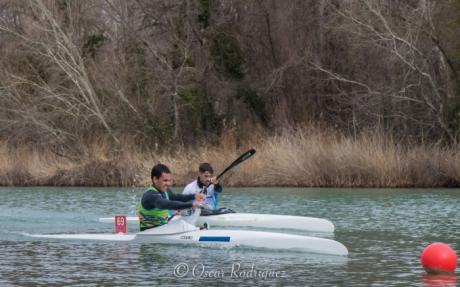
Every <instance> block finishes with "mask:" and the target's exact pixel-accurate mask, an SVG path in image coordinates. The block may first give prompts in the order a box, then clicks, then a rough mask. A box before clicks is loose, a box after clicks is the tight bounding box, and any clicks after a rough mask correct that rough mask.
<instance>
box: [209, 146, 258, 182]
mask: <svg viewBox="0 0 460 287" xmlns="http://www.w3.org/2000/svg"><path fill="white" fill-rule="evenodd" d="M255 153H256V150H255V149H250V150H248V151H247V152H245V153H243V154H242V155H240V156H239V157H238V158H237V159H236V160H234V161H233V162H232V163H231V164H230V165H229V166H228V167H227V168H226V169H224V171H222V172H221V173H220V174H219V175H218V176H217V179H219V178H221V177H222V176H223V175H224V174H225V173H226V172H227V171H229V170H230V169H232V168H234V167H235V166H237V165H239V164H240V163H242V162H243V161H245V160H247V159H248V158H250V157H251V156H253V155H254V154H255Z"/></svg>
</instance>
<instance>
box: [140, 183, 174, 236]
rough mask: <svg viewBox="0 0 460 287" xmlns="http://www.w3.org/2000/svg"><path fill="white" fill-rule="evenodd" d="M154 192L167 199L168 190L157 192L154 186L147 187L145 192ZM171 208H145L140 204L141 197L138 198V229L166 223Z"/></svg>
mask: <svg viewBox="0 0 460 287" xmlns="http://www.w3.org/2000/svg"><path fill="white" fill-rule="evenodd" d="M147 192H155V193H159V194H160V195H161V197H163V198H166V199H169V196H168V192H159V191H158V190H157V189H156V188H155V187H153V186H151V187H149V188H148V189H147V190H146V191H145V192H144V194H145V193H147ZM172 212H173V211H172V210H169V209H161V208H152V209H146V208H144V206H143V205H142V198H141V199H140V200H139V203H138V204H137V213H138V216H139V227H140V230H141V231H143V230H146V229H149V228H153V227H157V226H160V225H163V224H166V223H168V221H169V220H170V219H171V217H172Z"/></svg>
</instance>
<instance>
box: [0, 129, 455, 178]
mask: <svg viewBox="0 0 460 287" xmlns="http://www.w3.org/2000/svg"><path fill="white" fill-rule="evenodd" d="M107 142H108V141H107ZM107 142H106V141H104V140H99V141H96V142H92V143H91V144H86V145H85V149H84V152H82V154H83V155H82V156H81V157H80V158H78V159H72V160H71V159H69V158H66V157H62V156H59V155H57V154H54V153H52V152H47V151H43V150H36V149H34V148H32V147H27V146H24V147H16V148H11V147H8V146H7V145H6V144H5V143H0V158H1V161H0V185H15V186H22V185H59V186H66V185H72V186H144V185H148V184H149V182H150V179H149V174H150V169H151V167H152V166H153V165H154V164H156V163H158V162H161V163H164V164H166V165H168V166H169V167H170V168H171V170H172V172H173V178H174V183H175V185H176V186H183V185H184V184H186V183H187V182H189V181H191V180H193V179H194V178H195V177H196V176H197V169H198V165H199V163H201V162H205V161H206V162H210V163H211V164H213V166H214V167H215V170H216V172H218V171H220V170H222V169H223V168H225V167H226V165H228V164H229V163H230V162H232V161H233V160H234V159H235V158H236V157H238V156H239V155H240V154H241V153H242V152H244V151H246V150H247V149H248V148H250V147H254V148H256V150H257V154H256V155H255V156H254V157H253V158H251V159H250V160H248V161H246V162H244V163H243V164H241V166H238V167H237V168H235V169H234V170H233V171H231V172H229V174H227V175H226V176H225V177H224V179H223V183H224V184H225V185H227V186H330V187H434V186H439V187H441V186H460V148H458V147H437V146H433V145H420V144H418V145H416V144H400V143H397V142H394V141H393V140H392V139H389V138H387V137H385V136H383V135H382V134H379V133H367V134H362V135H360V136H357V137H355V138H347V137H344V136H341V135H339V134H336V133H334V132H332V131H328V130H320V129H318V128H304V129H297V130H289V131H286V132H285V133H283V134H280V135H277V136H261V135H259V136H254V138H253V139H252V141H250V142H246V143H244V144H242V143H238V142H237V140H236V139H235V136H234V135H233V134H231V133H227V134H225V135H224V136H223V138H222V141H221V142H222V144H221V145H220V146H206V145H202V146H200V147H196V148H185V147H178V148H176V149H170V150H171V151H170V152H168V153H166V152H164V153H161V154H157V153H153V152H141V151H140V150H138V149H136V147H133V146H132V145H130V143H129V141H128V140H125V141H124V143H122V146H123V147H124V148H122V149H120V150H119V151H117V152H114V151H113V147H111V146H110V145H109V144H107ZM238 145H240V146H241V147H240V148H236V146H238Z"/></svg>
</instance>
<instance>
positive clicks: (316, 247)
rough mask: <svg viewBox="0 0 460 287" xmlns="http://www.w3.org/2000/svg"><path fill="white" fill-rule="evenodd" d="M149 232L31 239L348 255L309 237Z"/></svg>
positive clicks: (335, 244)
mask: <svg viewBox="0 0 460 287" xmlns="http://www.w3.org/2000/svg"><path fill="white" fill-rule="evenodd" d="M151 230H154V229H150V230H147V231H144V232H139V233H137V234H51V235H30V234H27V236H31V237H35V238H47V239H73V240H96V241H97V240H99V241H133V242H141V243H166V244H197V245H221V246H229V247H232V246H247V247H256V248H269V249H280V250H294V251H301V252H308V253H318V254H329V255H348V250H347V248H346V247H345V246H344V245H343V244H341V243H340V242H337V241H334V240H330V239H323V238H317V237H310V236H301V235H292V234H282V233H273V232H262V231H246V230H194V231H187V232H182V233H176V234H160V235H157V234H151V232H150V231H151Z"/></svg>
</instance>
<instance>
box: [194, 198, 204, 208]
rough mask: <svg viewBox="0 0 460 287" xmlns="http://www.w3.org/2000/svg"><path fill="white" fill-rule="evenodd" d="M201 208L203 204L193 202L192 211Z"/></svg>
mask: <svg viewBox="0 0 460 287" xmlns="http://www.w3.org/2000/svg"><path fill="white" fill-rule="evenodd" d="M203 207H204V204H203V202H200V201H197V200H195V201H194V202H193V209H196V208H203Z"/></svg>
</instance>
